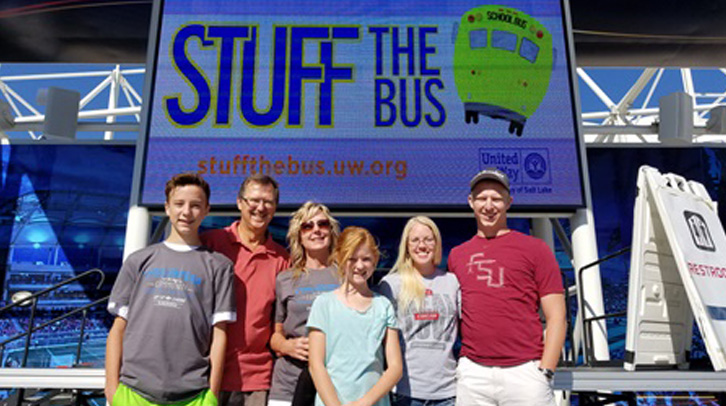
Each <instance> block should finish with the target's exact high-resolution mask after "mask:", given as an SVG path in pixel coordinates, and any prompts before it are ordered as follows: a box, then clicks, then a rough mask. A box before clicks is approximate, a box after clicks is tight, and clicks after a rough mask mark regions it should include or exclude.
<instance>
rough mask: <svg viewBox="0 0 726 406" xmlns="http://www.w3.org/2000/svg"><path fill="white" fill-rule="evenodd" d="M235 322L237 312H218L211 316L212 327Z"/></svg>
mask: <svg viewBox="0 0 726 406" xmlns="http://www.w3.org/2000/svg"><path fill="white" fill-rule="evenodd" d="M235 321H237V312H219V313H214V315H212V325H215V324H217V323H233V322H235Z"/></svg>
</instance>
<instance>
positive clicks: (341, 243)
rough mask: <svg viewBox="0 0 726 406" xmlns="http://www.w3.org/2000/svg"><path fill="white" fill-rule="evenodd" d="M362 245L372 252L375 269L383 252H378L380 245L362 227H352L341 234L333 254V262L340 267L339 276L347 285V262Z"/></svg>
mask: <svg viewBox="0 0 726 406" xmlns="http://www.w3.org/2000/svg"><path fill="white" fill-rule="evenodd" d="M361 245H365V246H367V247H368V249H370V250H371V253H372V254H373V267H374V268H375V267H376V265H377V264H378V259H379V258H380V257H381V252H380V251H379V250H378V243H377V242H376V239H375V237H373V235H372V234H371V233H370V231H368V230H366V229H365V228H362V227H356V226H350V227H346V228H345V230H343V233H342V234H340V238H338V244H337V245H336V247H335V251H334V252H333V262H335V264H336V265H338V275H339V276H340V280H342V281H343V283H347V280H346V278H345V271H346V269H345V266H346V262H348V259H350V257H351V256H353V253H354V252H355V250H357V249H358V247H360V246H361Z"/></svg>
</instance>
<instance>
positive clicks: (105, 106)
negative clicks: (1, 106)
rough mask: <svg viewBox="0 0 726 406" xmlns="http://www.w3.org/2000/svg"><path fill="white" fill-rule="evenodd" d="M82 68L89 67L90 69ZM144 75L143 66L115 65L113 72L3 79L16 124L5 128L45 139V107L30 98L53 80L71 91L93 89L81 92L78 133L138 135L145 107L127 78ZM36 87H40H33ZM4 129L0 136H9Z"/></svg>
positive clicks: (0, 78) (109, 136)
mask: <svg viewBox="0 0 726 406" xmlns="http://www.w3.org/2000/svg"><path fill="white" fill-rule="evenodd" d="M39 66H40V65H39ZM46 66H47V65H46ZM79 66H82V67H83V68H87V66H83V65H79ZM44 69H45V70H47V69H48V68H47V67H46V68H44ZM144 73H145V69H144V68H143V67H130V68H122V67H121V65H116V66H115V67H114V68H113V69H111V70H108V68H106V69H99V70H88V69H86V70H83V71H78V72H62V73H36V74H23V75H9V76H0V95H1V96H0V100H4V101H5V102H6V103H7V106H8V107H9V109H10V110H11V114H12V116H13V117H14V125H12V126H10V127H9V128H8V126H6V127H5V128H4V129H5V131H8V132H10V131H19V132H23V133H27V135H28V136H29V137H30V138H31V139H33V140H40V139H43V135H42V134H41V133H40V130H41V129H42V127H43V121H44V120H45V116H44V115H43V113H42V111H43V107H41V106H39V105H38V104H39V103H38V102H37V101H34V102H31V101H29V100H28V99H29V98H30V97H34V96H35V94H37V91H38V90H41V89H42V88H47V87H48V83H49V81H50V82H52V86H56V87H61V88H66V89H71V90H78V88H88V87H89V85H91V86H93V87H92V89H91V90H89V91H87V92H85V94H84V93H81V101H80V103H79V112H78V120H79V126H78V131H92V132H94V131H95V132H101V131H102V132H103V137H102V138H103V139H104V140H113V139H114V133H115V132H116V131H130V132H138V130H139V123H140V113H141V104H142V98H141V91H140V89H138V90H137V89H135V88H134V86H132V84H131V82H129V80H128V79H127V78H128V77H130V76H133V75H141V77H142V78H143V75H144ZM137 82H142V81H137ZM33 84H37V85H36V86H33ZM20 87H22V88H23V90H22V91H20V90H16V88H20ZM137 87H140V85H137ZM33 90H35V91H33ZM106 92H107V93H108V98H107V99H105V100H104V99H103V95H104V93H106ZM122 95H123V99H122V98H121V97H122ZM118 117H127V119H125V120H124V121H123V122H118V121H117V118H118ZM99 120H100V121H99ZM2 130H3V127H2V126H1V125H0V136H2V137H8V134H6V133H2Z"/></svg>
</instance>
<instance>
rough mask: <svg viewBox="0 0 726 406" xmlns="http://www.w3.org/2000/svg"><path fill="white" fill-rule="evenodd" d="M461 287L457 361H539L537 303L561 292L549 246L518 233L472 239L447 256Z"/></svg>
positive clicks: (494, 363) (504, 363) (540, 343)
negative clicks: (467, 359)
mask: <svg viewBox="0 0 726 406" xmlns="http://www.w3.org/2000/svg"><path fill="white" fill-rule="evenodd" d="M448 266H449V270H450V271H451V272H453V273H454V274H455V275H456V277H457V278H458V279H459V283H460V284H461V308H462V319H461V336H462V351H461V356H463V357H467V358H469V359H471V360H472V361H474V362H477V363H479V364H482V365H487V366H513V365H519V364H522V363H524V362H527V361H531V360H534V359H539V358H540V357H541V356H542V349H543V346H544V344H543V341H542V331H543V329H542V323H541V322H540V318H539V304H540V298H542V297H544V296H546V295H549V294H553V293H562V292H563V291H564V289H563V287H562V277H561V275H560V268H559V265H558V264H557V260H556V259H555V257H554V254H553V253H552V251H551V250H550V248H549V247H548V246H547V244H546V243H545V242H544V241H542V240H540V239H538V238H534V237H531V236H528V235H525V234H522V233H520V232H517V231H510V232H508V233H506V234H504V235H501V236H497V237H494V238H484V237H480V236H478V235H477V236H474V237H473V238H472V239H470V240H469V241H467V242H465V243H463V244H461V245H459V246H457V247H455V248H454V249H452V250H451V253H450V255H449V263H448Z"/></svg>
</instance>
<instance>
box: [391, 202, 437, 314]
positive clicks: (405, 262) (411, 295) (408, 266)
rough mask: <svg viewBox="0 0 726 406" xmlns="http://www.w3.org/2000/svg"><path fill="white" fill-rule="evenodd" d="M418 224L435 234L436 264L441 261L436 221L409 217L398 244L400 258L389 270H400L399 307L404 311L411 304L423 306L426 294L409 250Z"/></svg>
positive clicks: (422, 217)
mask: <svg viewBox="0 0 726 406" xmlns="http://www.w3.org/2000/svg"><path fill="white" fill-rule="evenodd" d="M416 224H421V225H422V226H426V227H428V228H429V229H430V230H431V232H432V233H433V234H434V239H435V240H436V246H435V248H434V266H438V265H439V264H440V263H441V252H442V249H441V232H439V228H438V227H436V223H434V221H433V220H431V219H430V218H428V217H426V216H416V217H412V218H411V219H409V220H408V223H406V226H405V227H404V228H403V234H402V235H401V242H400V243H399V245H398V258H396V263H395V264H393V268H391V271H390V272H389V273H391V274H392V273H395V272H398V274H399V275H401V292H400V294H399V295H398V307H399V308H400V309H401V310H403V311H405V310H406V309H407V308H408V306H410V305H411V304H414V305H415V306H416V309H420V308H421V306H423V300H424V297H425V296H426V287H425V286H424V283H423V277H422V276H421V274H420V273H419V272H418V271H417V270H416V268H415V267H414V265H413V259H412V258H411V253H410V252H409V251H408V237H409V235H410V234H411V230H412V229H413V226H414V225H416Z"/></svg>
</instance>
